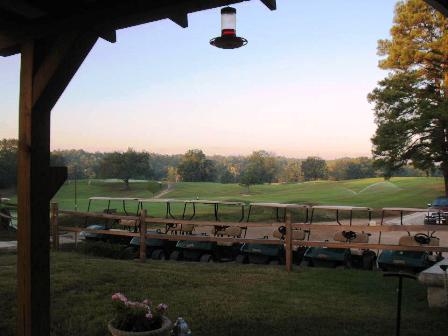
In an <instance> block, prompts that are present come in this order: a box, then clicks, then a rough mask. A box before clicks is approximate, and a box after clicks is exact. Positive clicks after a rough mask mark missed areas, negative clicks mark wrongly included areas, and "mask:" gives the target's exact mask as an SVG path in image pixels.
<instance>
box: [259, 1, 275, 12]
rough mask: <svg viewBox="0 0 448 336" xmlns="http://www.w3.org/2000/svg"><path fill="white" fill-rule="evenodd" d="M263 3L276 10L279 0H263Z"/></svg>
mask: <svg viewBox="0 0 448 336" xmlns="http://www.w3.org/2000/svg"><path fill="white" fill-rule="evenodd" d="M261 2H262V3H264V4H265V5H266V7H267V8H269V9H270V10H276V9H277V2H276V0H261Z"/></svg>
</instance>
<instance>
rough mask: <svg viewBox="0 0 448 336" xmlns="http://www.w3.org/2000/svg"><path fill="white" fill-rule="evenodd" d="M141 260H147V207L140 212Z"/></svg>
mask: <svg viewBox="0 0 448 336" xmlns="http://www.w3.org/2000/svg"><path fill="white" fill-rule="evenodd" d="M139 221H140V261H141V262H145V261H146V237H145V235H146V209H142V211H141V212H140V220H139Z"/></svg>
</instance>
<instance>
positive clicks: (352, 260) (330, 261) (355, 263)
mask: <svg viewBox="0 0 448 336" xmlns="http://www.w3.org/2000/svg"><path fill="white" fill-rule="evenodd" d="M319 210H320V211H335V212H336V223H338V225H340V226H341V231H337V232H336V233H335V234H334V236H333V240H334V241H335V242H341V243H364V244H365V243H368V242H369V238H370V234H369V233H365V232H354V231H352V230H350V228H351V226H352V221H353V212H354V211H357V212H367V213H368V220H369V222H368V223H369V224H370V220H371V216H372V209H370V208H367V207H353V206H331V205H330V206H325V205H324V206H313V207H312V210H311V219H310V224H312V223H313V219H314V215H315V212H316V211H319ZM341 212H349V225H348V226H347V225H343V224H342V222H341V218H340V213H341ZM344 227H345V228H346V229H344ZM326 241H328V240H326ZM304 260H305V262H306V263H307V265H308V266H327V267H337V266H344V267H347V268H351V267H353V268H361V269H365V270H371V269H373V267H374V265H375V260H376V253H375V252H374V251H372V250H369V249H354V248H349V249H348V248H328V247H309V248H308V249H307V250H306V252H305V256H304Z"/></svg>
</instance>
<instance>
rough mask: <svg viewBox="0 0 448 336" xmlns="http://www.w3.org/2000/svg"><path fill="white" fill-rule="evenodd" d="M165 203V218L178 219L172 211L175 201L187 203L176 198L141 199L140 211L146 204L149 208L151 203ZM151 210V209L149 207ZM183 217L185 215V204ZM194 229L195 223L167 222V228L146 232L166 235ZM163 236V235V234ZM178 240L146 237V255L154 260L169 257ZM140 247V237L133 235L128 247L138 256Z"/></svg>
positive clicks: (132, 253)
mask: <svg viewBox="0 0 448 336" xmlns="http://www.w3.org/2000/svg"><path fill="white" fill-rule="evenodd" d="M163 203H164V204H165V218H167V219H168V218H172V219H176V217H175V216H174V215H173V213H172V205H173V204H174V203H183V204H184V203H185V201H181V200H175V199H157V198H150V199H141V200H139V203H138V209H139V212H140V211H141V210H142V209H144V208H146V207H145V205H146V206H147V207H148V208H149V205H151V204H152V205H155V204H163ZM148 210H149V209H148ZM148 214H149V215H150V214H151V211H148ZM182 217H185V206H184V211H183V214H182ZM193 229H194V226H193V225H184V226H183V227H182V225H179V226H177V225H176V224H166V226H165V228H164V229H162V228H156V229H151V230H147V231H146V233H149V234H160V235H166V234H168V233H171V234H174V233H176V234H177V233H179V234H188V233H191V232H192V231H193ZM161 237H162V236H161ZM176 243H177V242H176V241H173V240H166V239H157V238H146V239H145V245H146V255H147V256H148V257H150V258H152V259H154V260H165V259H168V257H169V256H170V254H171V253H172V252H173V251H174V249H175V248H176ZM139 249H140V237H133V238H132V239H131V241H130V242H129V247H128V248H127V250H128V252H129V254H130V255H134V256H137V253H138V251H139Z"/></svg>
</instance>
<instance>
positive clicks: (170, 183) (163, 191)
mask: <svg viewBox="0 0 448 336" xmlns="http://www.w3.org/2000/svg"><path fill="white" fill-rule="evenodd" d="M174 186H175V183H174V182H168V186H167V188H166V189H164V190H162V191H161V192H159V193H158V194H156V195H154V196H153V198H162V197H163V196H165V195H166V194H168V193H169V192H171V191H173V190H174Z"/></svg>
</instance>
